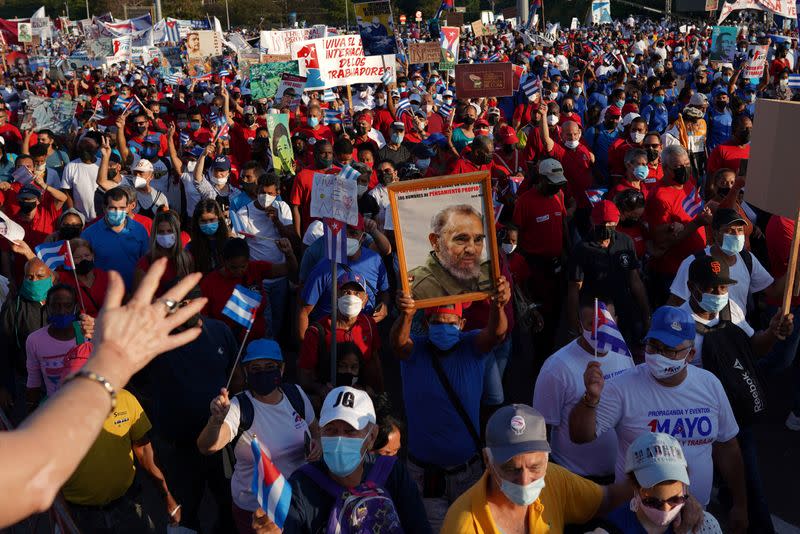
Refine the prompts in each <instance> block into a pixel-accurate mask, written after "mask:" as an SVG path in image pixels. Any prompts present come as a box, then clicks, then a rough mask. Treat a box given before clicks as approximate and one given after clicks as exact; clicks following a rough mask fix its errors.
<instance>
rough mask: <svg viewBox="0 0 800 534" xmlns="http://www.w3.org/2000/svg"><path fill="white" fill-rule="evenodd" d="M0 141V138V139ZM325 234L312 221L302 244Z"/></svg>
mask: <svg viewBox="0 0 800 534" xmlns="http://www.w3.org/2000/svg"><path fill="white" fill-rule="evenodd" d="M0 139H2V137H0ZM324 233H325V227H324V226H323V225H322V221H312V222H311V224H309V225H308V228H306V233H305V234H304V235H303V244H304V245H306V246H308V247H310V246H311V245H312V244H313V243H314V241H316V240H317V239H319V238H320V237H322V235H323V234H324Z"/></svg>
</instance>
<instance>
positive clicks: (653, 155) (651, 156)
mask: <svg viewBox="0 0 800 534" xmlns="http://www.w3.org/2000/svg"><path fill="white" fill-rule="evenodd" d="M658 154H659V152H658V149H657V148H648V149H647V161H655V160H657V159H658Z"/></svg>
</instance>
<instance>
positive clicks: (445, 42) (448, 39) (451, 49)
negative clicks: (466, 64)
mask: <svg viewBox="0 0 800 534" xmlns="http://www.w3.org/2000/svg"><path fill="white" fill-rule="evenodd" d="M440 34H441V35H440V36H439V49H440V52H441V59H440V60H439V70H453V68H455V66H456V63H458V42H459V40H460V35H461V28H457V27H454V26H442V29H441V31H440Z"/></svg>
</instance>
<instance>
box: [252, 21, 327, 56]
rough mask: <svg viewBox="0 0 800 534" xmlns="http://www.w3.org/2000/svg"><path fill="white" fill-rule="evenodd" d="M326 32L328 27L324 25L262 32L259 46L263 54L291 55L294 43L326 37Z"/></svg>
mask: <svg viewBox="0 0 800 534" xmlns="http://www.w3.org/2000/svg"><path fill="white" fill-rule="evenodd" d="M326 31H327V27H326V26H325V25H324V24H317V25H315V26H313V27H311V28H299V29H294V30H270V31H262V32H261V35H260V37H261V39H260V42H259V45H260V47H261V50H262V51H263V52H266V53H269V54H283V55H287V54H289V53H291V52H290V51H291V47H292V43H294V42H296V41H308V40H309V39H319V38H321V37H325V35H326Z"/></svg>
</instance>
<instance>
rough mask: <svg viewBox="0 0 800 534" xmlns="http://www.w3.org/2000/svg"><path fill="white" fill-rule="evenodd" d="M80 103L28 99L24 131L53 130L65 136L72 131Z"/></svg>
mask: <svg viewBox="0 0 800 534" xmlns="http://www.w3.org/2000/svg"><path fill="white" fill-rule="evenodd" d="M77 108H78V102H77V101H75V100H70V99H66V98H42V97H39V96H30V97H28V106H27V107H26V108H25V114H24V115H23V116H22V124H20V128H21V129H22V130H44V129H48V130H53V132H55V133H56V134H59V135H63V134H67V133H69V131H70V128H71V126H72V121H73V118H74V117H75V111H76V110H77Z"/></svg>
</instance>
